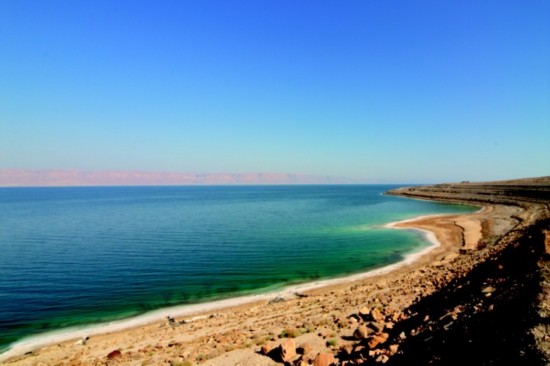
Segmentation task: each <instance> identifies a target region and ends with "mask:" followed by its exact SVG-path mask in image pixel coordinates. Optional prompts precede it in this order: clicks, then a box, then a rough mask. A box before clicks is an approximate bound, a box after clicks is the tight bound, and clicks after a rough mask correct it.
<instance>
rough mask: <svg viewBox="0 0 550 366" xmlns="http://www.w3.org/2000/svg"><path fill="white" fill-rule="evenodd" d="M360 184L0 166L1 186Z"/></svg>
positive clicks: (295, 177)
mask: <svg viewBox="0 0 550 366" xmlns="http://www.w3.org/2000/svg"><path fill="white" fill-rule="evenodd" d="M337 183H359V182H354V181H353V180H351V179H348V178H344V177H329V176H315V175H306V174H283V173H242V174H231V173H206V174H194V173H173V172H148V171H123V170H105V171H83V170H64V169H45V170H28V169H0V186H4V187H8V186H12V187H13V186H23V187H27V186H126V185H195V184H199V185H200V184H203V185H217V184H337Z"/></svg>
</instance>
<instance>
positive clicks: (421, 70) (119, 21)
mask: <svg viewBox="0 0 550 366" xmlns="http://www.w3.org/2000/svg"><path fill="white" fill-rule="evenodd" d="M2 168H3V169H7V168H21V169H46V168H56V169H83V170H104V169H116V170H149V171H177V172H195V173H211V172H233V173H242V172H281V173H282V172H284V173H303V174H319V175H336V176H348V177H352V178H364V179H365V181H372V182H379V181H380V182H432V181H457V180H492V179H504V178H519V177H528V176H540V175H550V1H546V0H542V1H523V0H521V1H519V0H518V1H502V0H499V1H479V0H475V1H463V0H460V1H458V0H457V1H441V0H434V1H410V0H406V1H392V0H384V1H381V0H357V1H345V0H344V1H319V0H315V1H306V0H304V1H290V0H288V1H285V0H273V1H269V0H250V1H229V0H220V1H211V0H200V1H199V0H197V1H158V0H155V1H138V0H131V1H121V0H117V1H112V0H108V1H101V0H93V1H91V0H90V1H78V0H66V1H54V0H37V1H27V0H1V1H0V169H2Z"/></svg>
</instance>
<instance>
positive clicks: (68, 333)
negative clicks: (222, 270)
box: [0, 207, 484, 362]
mask: <svg viewBox="0 0 550 366" xmlns="http://www.w3.org/2000/svg"><path fill="white" fill-rule="evenodd" d="M483 209H484V207H482V208H481V209H480V211H482V210H483ZM443 216H449V215H448V214H434V215H422V216H418V217H413V218H410V219H406V220H400V221H395V222H390V223H387V224H384V225H383V227H384V228H388V229H400V230H415V231H418V232H421V233H422V234H423V237H424V238H425V240H426V241H427V242H428V243H429V244H430V245H428V246H427V247H424V248H421V249H420V250H416V251H413V252H410V253H407V254H406V255H405V256H404V258H403V259H402V260H401V261H399V262H396V263H392V264H389V265H387V266H384V267H381V268H375V269H372V270H369V271H367V272H360V273H356V274H351V275H347V276H344V277H336V278H329V279H324V280H319V281H311V282H305V283H302V284H297V285H292V286H288V287H285V288H283V289H282V290H277V291H271V292H266V293H262V294H256V295H245V296H238V297H231V298H227V299H223V300H214V301H209V302H206V303H197V304H187V305H177V306H173V307H168V308H161V309H157V310H153V311H150V312H147V313H144V314H141V315H137V316H134V317H131V318H126V319H121V320H116V321H112V322H106V323H98V324H92V325H85V326H82V327H70V328H63V329H59V330H54V331H51V332H45V333H42V334H38V335H34V336H30V337H27V338H23V339H21V340H20V341H17V342H15V343H13V344H11V345H10V346H9V347H8V349H7V350H6V351H5V352H3V353H1V354H0V362H3V361H6V360H9V359H11V358H15V357H19V356H22V355H24V354H27V353H29V352H33V351H35V350H38V349H40V348H43V347H46V346H50V345H53V344H59V343H65V342H69V341H74V340H77V339H83V338H85V337H91V336H98V335H105V334H111V333H117V332H121V331H125V330H129V329H133V328H138V327H142V326H146V325H151V324H154V323H159V322H161V321H165V319H166V318H167V317H173V318H175V317H177V318H180V317H192V316H195V317H194V318H191V319H190V320H189V321H193V320H195V319H197V318H202V316H199V315H200V314H205V313H206V314H208V313H212V312H215V311H221V310H227V309H230V308H234V307H239V306H246V305H250V304H253V303H257V302H266V301H269V300H272V299H274V298H288V297H291V296H294V295H296V294H297V293H298V294H299V293H302V292H307V291H313V290H318V289H322V288H326V287H330V286H337V285H342V284H346V283H350V282H355V281H361V280H364V279H367V278H370V277H375V276H380V275H385V274H388V273H390V272H392V271H395V270H397V269H399V268H401V267H404V266H407V265H410V264H412V263H414V262H416V261H418V260H419V259H420V258H421V257H423V256H425V255H426V254H428V253H430V252H431V251H432V250H434V249H436V248H438V247H441V243H440V241H439V240H438V238H437V236H436V234H435V232H433V231H430V230H426V229H421V228H416V227H399V226H397V225H399V224H404V223H410V222H413V221H416V220H420V219H424V218H434V217H443Z"/></svg>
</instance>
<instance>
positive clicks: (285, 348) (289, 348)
mask: <svg viewBox="0 0 550 366" xmlns="http://www.w3.org/2000/svg"><path fill="white" fill-rule="evenodd" d="M279 348H280V356H281V360H282V361H283V362H289V361H290V360H292V359H293V358H294V357H296V342H294V339H292V338H288V339H285V340H284V341H283V342H282V343H281V346H280V347H279Z"/></svg>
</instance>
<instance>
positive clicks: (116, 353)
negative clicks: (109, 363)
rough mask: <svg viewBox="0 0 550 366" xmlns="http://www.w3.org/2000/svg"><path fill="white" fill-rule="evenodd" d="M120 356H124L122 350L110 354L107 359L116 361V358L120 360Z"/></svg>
mask: <svg viewBox="0 0 550 366" xmlns="http://www.w3.org/2000/svg"><path fill="white" fill-rule="evenodd" d="M120 356H122V352H120V350H118V349H115V350H114V351H111V352H109V354H108V355H107V359H108V360H114V359H115V358H119V357H120Z"/></svg>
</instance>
